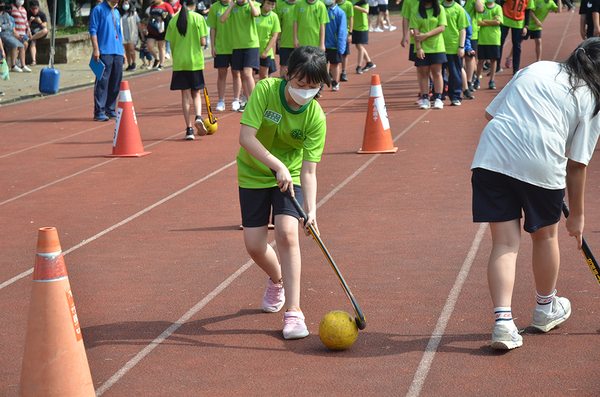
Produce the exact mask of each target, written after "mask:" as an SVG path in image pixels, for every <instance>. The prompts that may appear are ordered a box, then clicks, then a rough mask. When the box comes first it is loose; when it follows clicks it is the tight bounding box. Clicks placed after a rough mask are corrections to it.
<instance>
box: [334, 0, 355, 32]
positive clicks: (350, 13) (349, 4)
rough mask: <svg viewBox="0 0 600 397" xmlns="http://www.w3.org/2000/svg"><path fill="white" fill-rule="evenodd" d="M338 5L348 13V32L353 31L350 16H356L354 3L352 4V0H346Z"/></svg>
mask: <svg viewBox="0 0 600 397" xmlns="http://www.w3.org/2000/svg"><path fill="white" fill-rule="evenodd" d="M338 7H340V8H341V9H342V11H344V14H346V26H347V27H348V32H351V30H350V18H353V17H354V5H352V2H351V1H350V0H344V2H343V3H342V4H338Z"/></svg>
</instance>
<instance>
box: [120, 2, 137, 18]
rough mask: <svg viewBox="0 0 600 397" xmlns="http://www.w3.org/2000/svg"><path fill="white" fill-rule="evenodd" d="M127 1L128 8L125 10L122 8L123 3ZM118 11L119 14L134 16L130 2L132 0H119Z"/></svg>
mask: <svg viewBox="0 0 600 397" xmlns="http://www.w3.org/2000/svg"><path fill="white" fill-rule="evenodd" d="M126 1H127V2H128V3H129V10H127V11H125V10H124V9H123V3H125V2H126ZM119 12H120V13H121V16H124V15H125V14H127V15H129V16H131V17H132V16H134V15H135V6H134V5H133V3H132V0H120V1H119Z"/></svg>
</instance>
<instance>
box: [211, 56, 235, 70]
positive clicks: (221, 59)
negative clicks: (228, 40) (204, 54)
mask: <svg viewBox="0 0 600 397" xmlns="http://www.w3.org/2000/svg"><path fill="white" fill-rule="evenodd" d="M214 65H215V69H218V68H228V67H230V66H231V54H223V55H219V54H217V56H216V57H215V59H214Z"/></svg>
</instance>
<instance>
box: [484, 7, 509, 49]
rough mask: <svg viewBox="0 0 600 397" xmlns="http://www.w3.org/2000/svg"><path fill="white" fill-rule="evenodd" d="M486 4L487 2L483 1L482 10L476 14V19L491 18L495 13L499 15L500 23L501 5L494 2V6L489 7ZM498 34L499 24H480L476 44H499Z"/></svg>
mask: <svg viewBox="0 0 600 397" xmlns="http://www.w3.org/2000/svg"><path fill="white" fill-rule="evenodd" d="M488 4H489V3H485V5H484V6H483V12H482V13H481V14H478V20H479V21H485V20H493V19H494V17H495V16H496V15H500V23H502V20H503V19H504V18H503V16H502V7H500V6H499V5H498V4H494V6H493V7H491V8H490V7H489V6H488ZM500 36H501V32H500V25H496V26H480V27H479V40H478V41H477V45H500V38H501V37H500Z"/></svg>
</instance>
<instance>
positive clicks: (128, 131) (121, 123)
mask: <svg viewBox="0 0 600 397" xmlns="http://www.w3.org/2000/svg"><path fill="white" fill-rule="evenodd" d="M150 153H151V152H144V146H143V145H142V138H140V129H139V128H138V123H137V118H136V117H135V110H133V101H132V100H131V91H129V83H128V82H127V81H121V91H120V92H119V106H118V107H117V122H116V124H115V137H114V139H113V151H112V154H107V155H106V156H105V157H142V156H145V155H147V154H150Z"/></svg>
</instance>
